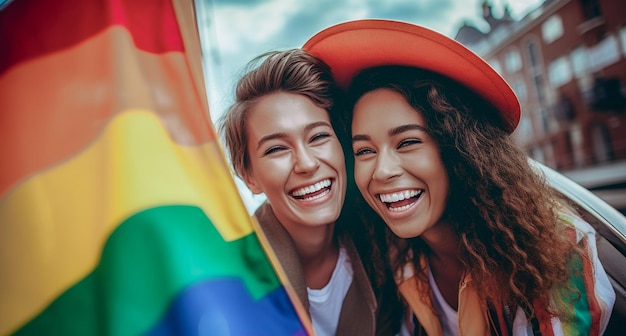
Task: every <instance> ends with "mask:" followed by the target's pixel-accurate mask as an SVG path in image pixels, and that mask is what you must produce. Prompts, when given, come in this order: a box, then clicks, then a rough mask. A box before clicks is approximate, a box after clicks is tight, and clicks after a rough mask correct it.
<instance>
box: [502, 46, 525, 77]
mask: <svg viewBox="0 0 626 336" xmlns="http://www.w3.org/2000/svg"><path fill="white" fill-rule="evenodd" d="M504 66H505V67H506V71H507V72H508V73H514V72H516V71H518V70H519V69H521V68H522V58H521V57H520V55H519V52H518V51H517V50H515V49H511V50H509V51H507V52H506V54H504Z"/></svg>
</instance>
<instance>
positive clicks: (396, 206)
mask: <svg viewBox="0 0 626 336" xmlns="http://www.w3.org/2000/svg"><path fill="white" fill-rule="evenodd" d="M423 193H424V190H416V189H413V190H404V191H399V192H395V193H391V194H379V195H378V197H379V198H380V201H381V202H383V203H385V205H386V206H387V209H389V210H391V211H395V212H400V211H404V210H406V209H408V208H410V207H411V206H412V205H413V204H415V202H417V200H418V199H419V198H420V197H421V196H422V194H423Z"/></svg>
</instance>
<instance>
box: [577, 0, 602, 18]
mask: <svg viewBox="0 0 626 336" xmlns="http://www.w3.org/2000/svg"><path fill="white" fill-rule="evenodd" d="M581 2H582V5H583V15H584V16H585V20H591V19H593V18H597V17H599V16H601V15H602V12H601V11H600V4H599V3H598V0H581Z"/></svg>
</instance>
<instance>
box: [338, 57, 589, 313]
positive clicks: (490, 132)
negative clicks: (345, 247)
mask: <svg viewBox="0 0 626 336" xmlns="http://www.w3.org/2000/svg"><path fill="white" fill-rule="evenodd" d="M353 83H354V84H353V85H352V87H351V88H350V90H349V104H350V105H351V106H354V103H355V102H356V101H357V100H358V99H359V98H360V97H361V96H362V95H363V94H365V93H367V92H369V91H372V90H375V89H378V88H388V89H391V90H395V91H396V92H399V93H400V94H402V95H403V96H404V97H405V98H406V99H407V101H408V102H409V103H410V104H411V106H412V107H413V108H414V109H415V110H416V111H418V112H419V113H421V114H422V115H423V117H424V119H425V120H426V126H427V130H428V132H429V134H430V135H431V136H432V137H433V138H434V139H435V140H436V141H437V143H438V145H439V149H440V154H441V158H442V160H443V163H444V165H445V167H446V169H447V173H448V175H449V178H450V184H449V185H450V192H449V196H448V200H447V205H446V210H445V212H444V215H443V218H442V219H443V220H445V221H447V222H449V223H452V225H453V227H454V229H455V232H456V234H457V238H458V241H459V247H458V253H459V259H460V261H461V262H462V263H463V265H464V267H465V269H466V270H467V272H469V274H470V276H471V278H472V281H473V282H474V283H475V284H477V285H476V286H475V287H476V291H477V292H478V294H479V296H480V297H481V298H483V299H484V300H486V301H488V302H492V303H502V304H505V305H510V306H512V307H515V306H518V305H521V306H522V307H526V308H527V309H529V310H530V313H531V314H534V311H533V309H532V307H533V302H535V300H537V299H539V300H542V301H541V302H546V303H548V302H551V301H550V300H551V299H554V297H553V296H551V293H552V290H553V289H555V288H563V285H565V284H566V282H567V280H568V278H569V275H570V274H569V271H568V266H567V265H568V262H569V260H570V258H571V256H572V253H575V252H578V253H580V252H581V251H580V250H578V247H577V246H576V241H575V239H571V236H570V235H567V234H565V231H566V230H567V228H568V226H567V225H565V224H564V223H562V222H560V221H559V219H558V212H559V211H560V210H562V209H564V208H567V209H568V210H571V208H569V205H567V202H566V200H564V199H563V198H562V197H561V196H560V195H559V194H558V193H557V192H555V191H554V190H553V189H552V188H550V187H549V186H548V185H547V184H546V182H545V180H544V178H543V177H542V176H541V175H539V174H537V173H536V172H535V171H534V170H533V168H532V167H531V166H530V164H529V162H528V158H527V156H526V154H525V153H524V152H523V151H521V150H520V149H519V148H518V147H517V146H516V145H515V143H514V141H513V139H512V138H511V136H510V135H509V134H508V133H507V132H506V131H504V130H503V127H502V125H503V122H502V119H501V118H500V116H499V113H498V111H497V110H496V109H495V108H494V107H493V106H491V105H490V104H488V103H487V102H486V101H484V100H482V99H481V98H480V97H478V96H477V95H476V94H474V93H472V92H470V91H468V90H467V89H466V88H465V87H463V86H462V85H459V84H457V83H455V82H452V81H451V80H449V79H447V78H445V77H442V76H440V75H437V74H434V73H431V72H428V71H425V70H420V69H416V68H410V67H402V66H384V67H378V68H373V69H368V70H365V71H363V72H362V73H361V74H360V75H359V76H357V77H356V78H355V79H354V81H353ZM351 106H350V107H351ZM348 111H351V108H348ZM348 116H349V120H351V119H352V113H351V112H350V113H348ZM381 118H384V116H382V115H381ZM348 125H349V123H348ZM348 133H349V132H348ZM346 157H347V158H350V156H349V155H346ZM350 165H353V162H349V166H350ZM350 190H352V192H353V195H351V196H350V198H351V199H352V200H353V203H352V206H354V207H365V206H366V205H365V204H366V203H365V202H364V201H363V200H362V198H361V197H359V195H358V192H356V193H354V190H355V188H351V189H350V188H349V192H350ZM350 198H347V199H350ZM363 213H365V215H364V216H363V215H362V217H361V221H358V222H366V223H369V226H368V227H366V229H365V230H364V231H365V232H367V233H368V234H369V235H370V236H369V237H370V239H369V243H368V241H367V240H365V239H363V238H361V239H359V240H358V244H359V248H360V249H361V250H364V251H367V252H368V253H369V255H370V256H371V257H372V259H373V262H372V265H371V266H370V272H372V274H374V275H375V276H374V277H375V281H378V282H380V283H382V282H383V281H385V275H387V276H388V274H389V271H388V270H387V269H386V266H385V265H387V264H388V263H387V261H386V258H385V257H384V255H386V253H387V246H391V245H389V244H392V245H394V246H396V247H397V248H398V249H399V252H400V253H399V258H398V259H397V260H395V261H394V262H392V264H391V265H388V266H389V267H390V268H391V270H392V271H393V272H394V273H393V274H396V273H395V272H397V271H398V270H399V269H400V267H402V266H403V265H404V264H406V262H409V261H410V262H412V263H413V264H414V265H415V269H416V272H417V275H416V276H418V277H419V278H420V279H421V280H422V281H427V278H426V273H424V272H423V270H422V269H421V268H420V262H419V260H420V257H421V256H422V255H426V254H428V253H429V248H428V246H427V245H426V244H425V243H424V242H423V241H422V239H421V238H420V237H415V238H411V239H407V240H402V239H400V238H398V237H397V236H395V235H394V234H393V233H391V231H390V230H389V229H388V228H387V227H386V225H383V229H381V228H380V225H381V224H380V222H381V221H380V218H375V219H373V218H374V217H372V211H371V210H368V211H366V212H361V214H363ZM383 231H384V233H383ZM407 242H408V244H407ZM409 251H411V253H409ZM411 254H412V255H413V257H412V258H411V257H409V256H410V255H411ZM580 255H584V253H580ZM556 306H557V307H558V306H559V305H558V304H557V305H556ZM545 309H546V310H547V311H549V312H551V313H553V314H555V315H558V314H559V311H558V309H557V308H555V306H551V305H548V304H546V306H545Z"/></svg>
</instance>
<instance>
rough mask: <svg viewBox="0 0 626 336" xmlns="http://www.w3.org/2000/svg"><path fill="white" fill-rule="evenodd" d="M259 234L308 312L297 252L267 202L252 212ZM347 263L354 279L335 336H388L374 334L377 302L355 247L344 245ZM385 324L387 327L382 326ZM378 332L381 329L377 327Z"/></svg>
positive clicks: (387, 333)
mask: <svg viewBox="0 0 626 336" xmlns="http://www.w3.org/2000/svg"><path fill="white" fill-rule="evenodd" d="M255 216H256V218H257V220H258V222H259V225H260V227H261V230H262V231H263V233H264V234H265V236H266V237H267V240H268V241H269V244H270V245H271V246H272V248H273V249H274V252H275V253H276V255H277V257H278V261H279V262H280V264H281V265H282V267H283V269H284V270H285V273H287V277H288V278H289V281H290V283H291V285H292V287H293V288H294V290H295V292H296V293H297V295H298V298H299V299H300V301H301V302H302V304H303V305H304V307H305V308H306V310H307V311H308V310H309V299H308V294H307V288H306V284H305V282H304V272H303V270H302V267H301V266H300V261H299V259H298V256H297V254H296V249H295V245H294V243H293V241H292V240H291V237H290V236H289V234H288V233H287V231H286V230H285V229H284V228H283V226H282V225H281V224H280V222H279V221H278V219H277V218H276V216H275V215H274V212H273V210H272V207H271V206H270V205H269V204H268V203H267V202H266V203H264V204H263V205H261V207H260V208H259V209H258V210H257V211H256V212H255ZM344 246H345V248H346V250H347V252H348V255H349V256H350V261H351V263H352V269H353V272H354V277H353V281H352V285H351V286H350V288H349V289H348V293H347V294H346V297H345V299H344V302H343V307H342V309H341V316H340V317H339V324H338V326H337V335H338V336H341V335H346V336H348V335H349V336H353V335H363V336H367V335H375V334H378V335H391V332H389V331H387V330H378V332H376V314H377V306H378V305H377V301H376V298H375V296H374V292H373V290H372V287H371V285H370V282H369V280H368V277H367V274H366V273H365V269H364V268H363V264H362V262H361V258H360V257H359V255H358V253H357V251H356V249H355V248H354V245H352V244H351V243H348V244H344ZM385 324H386V323H385ZM379 329H382V328H381V326H379Z"/></svg>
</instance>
